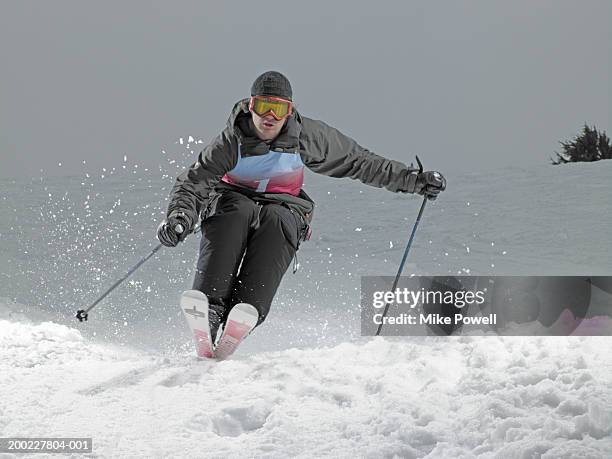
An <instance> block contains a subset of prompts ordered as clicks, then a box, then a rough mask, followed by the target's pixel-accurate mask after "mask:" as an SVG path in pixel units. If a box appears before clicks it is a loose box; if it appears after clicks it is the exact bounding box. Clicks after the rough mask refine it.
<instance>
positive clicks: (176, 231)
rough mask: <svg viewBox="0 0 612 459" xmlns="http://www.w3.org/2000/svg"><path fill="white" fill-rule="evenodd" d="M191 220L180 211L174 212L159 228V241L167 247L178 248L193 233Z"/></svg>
mask: <svg viewBox="0 0 612 459" xmlns="http://www.w3.org/2000/svg"><path fill="white" fill-rule="evenodd" d="M192 229H193V228H192V227H191V219H190V218H189V217H188V216H187V215H186V214H185V213H184V212H180V211H173V212H171V213H170V215H168V217H167V218H165V219H164V221H163V222H161V223H160V225H159V226H158V227H157V239H158V240H159V242H161V243H162V244H163V245H165V246H166V247H176V245H177V244H178V243H179V242H181V241H183V240H184V239H185V238H186V237H187V235H188V234H189V233H190V232H191V231H192Z"/></svg>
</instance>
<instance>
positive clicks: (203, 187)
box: [166, 129, 238, 227]
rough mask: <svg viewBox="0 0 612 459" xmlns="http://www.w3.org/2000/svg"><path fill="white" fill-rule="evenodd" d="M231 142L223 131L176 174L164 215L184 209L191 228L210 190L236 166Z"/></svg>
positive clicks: (235, 148)
mask: <svg viewBox="0 0 612 459" xmlns="http://www.w3.org/2000/svg"><path fill="white" fill-rule="evenodd" d="M234 143H236V140H235V139H232V138H231V136H230V135H229V133H228V131H227V129H226V130H224V131H223V132H222V133H221V134H219V135H218V136H217V137H216V138H215V139H214V140H213V141H212V142H211V143H210V144H209V145H208V146H207V147H206V148H204V150H202V152H201V153H200V154H199V156H198V160H197V161H196V162H195V163H194V164H193V165H192V166H191V167H189V169H187V170H185V171H184V172H183V173H182V174H181V175H179V176H178V177H177V179H176V182H175V183H174V186H173V187H172V191H171V192H170V202H169V203H168V211H167V214H166V215H167V216H170V214H171V213H173V212H184V213H185V215H186V216H187V217H188V218H189V219H190V220H191V226H192V227H193V225H194V224H195V222H197V221H198V218H199V214H200V209H201V208H202V205H203V203H204V202H205V201H206V200H207V199H208V195H209V194H210V192H211V190H212V189H213V188H214V186H215V185H216V184H217V183H218V182H219V181H220V180H221V177H223V175H224V174H225V173H226V172H228V171H230V170H232V169H233V168H234V166H235V165H236V162H237V158H238V150H237V147H236V146H235V145H233V144H234Z"/></svg>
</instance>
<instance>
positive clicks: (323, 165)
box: [157, 71, 446, 343]
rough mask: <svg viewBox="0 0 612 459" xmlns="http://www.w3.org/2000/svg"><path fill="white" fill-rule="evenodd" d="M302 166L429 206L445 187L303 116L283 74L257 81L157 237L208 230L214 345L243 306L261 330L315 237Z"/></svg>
mask: <svg viewBox="0 0 612 459" xmlns="http://www.w3.org/2000/svg"><path fill="white" fill-rule="evenodd" d="M368 110H369V108H368ZM304 166H306V167H308V168H309V169H310V170H312V171H314V172H316V173H319V174H323V175H327V176H330V177H350V178H352V179H357V180H360V181H361V182H363V183H365V184H367V185H372V186H375V187H379V188H380V187H384V188H386V189H388V190H390V191H392V192H403V193H417V194H421V195H425V196H427V197H428V198H429V199H435V198H436V197H437V196H438V194H439V193H440V192H441V191H443V190H444V189H445V187H446V180H445V179H444V177H443V176H442V175H441V174H440V173H438V172H432V171H428V172H422V173H419V171H418V170H417V169H414V168H412V167H408V166H406V165H405V164H403V163H401V162H398V161H392V160H389V159H386V158H383V157H381V156H378V155H376V154H374V153H372V152H370V151H368V150H367V149H365V148H363V147H361V146H360V145H358V144H357V142H355V141H354V140H353V139H351V138H350V137H348V136H346V135H344V134H342V133H341V132H340V131H338V130H337V129H335V128H333V127H331V126H329V125H327V124H325V123H324V122H322V121H318V120H314V119H311V118H307V117H306V116H304V115H302V114H301V113H299V112H298V111H297V110H296V109H295V106H294V104H293V92H292V88H291V84H290V83H289V80H288V79H287V78H286V77H285V76H284V75H282V74H281V73H279V72H276V71H268V72H265V73H263V74H262V75H260V76H259V77H257V79H256V80H255V81H254V83H253V85H252V87H251V97H250V98H247V99H243V100H240V101H239V102H237V103H236V104H235V105H234V108H233V110H232V112H231V114H230V116H229V119H228V121H227V127H226V128H225V129H224V130H223V131H222V132H221V133H220V134H219V135H218V136H217V137H216V138H215V139H214V140H213V141H212V142H211V143H210V144H209V145H208V146H207V147H206V148H204V150H202V152H201V153H200V154H199V157H198V160H197V161H196V162H195V163H194V164H193V165H192V166H191V167H190V168H189V169H187V170H185V171H184V172H183V173H182V174H180V175H179V176H178V178H177V179H176V183H175V185H174V187H173V189H172V191H171V194H170V202H169V204H168V211H167V216H166V218H165V219H164V221H163V222H162V223H161V224H160V225H159V227H158V229H157V237H158V239H159V241H160V242H161V243H162V244H164V245H165V246H168V247H174V246H176V245H177V244H178V243H179V242H181V241H182V240H184V239H185V237H186V236H187V235H188V234H189V233H190V232H192V231H193V229H194V227H195V225H196V223H197V222H199V221H200V222H201V231H202V239H201V242H200V253H199V259H198V263H197V270H196V273H195V279H194V282H193V289H194V290H199V291H201V292H203V293H204V294H205V295H206V297H207V298H208V302H209V323H210V335H211V339H212V342H213V343H214V341H215V335H216V333H217V330H218V329H219V326H220V324H222V323H224V321H225V320H227V316H228V314H229V312H230V310H231V308H232V307H233V306H234V305H236V304H238V303H248V304H250V305H253V306H254V307H255V308H256V309H257V313H258V316H259V318H258V320H257V325H259V324H261V323H262V322H263V321H264V320H265V318H266V316H267V315H268V311H269V309H270V305H271V303H272V300H273V298H274V295H275V293H276V290H277V289H278V286H279V284H280V282H281V279H282V277H283V275H284V274H285V272H286V271H287V268H288V267H289V266H290V264H291V261H292V259H294V257H295V255H296V252H297V250H298V248H299V246H300V243H301V242H302V241H304V240H307V239H308V238H309V236H310V223H311V221H312V217H313V210H314V203H313V201H312V200H311V199H310V197H309V196H308V195H307V194H306V193H305V192H304V190H303V189H302V185H303V177H304ZM177 225H180V226H177ZM177 228H178V231H177ZM180 230H183V231H182V232H181V231H180Z"/></svg>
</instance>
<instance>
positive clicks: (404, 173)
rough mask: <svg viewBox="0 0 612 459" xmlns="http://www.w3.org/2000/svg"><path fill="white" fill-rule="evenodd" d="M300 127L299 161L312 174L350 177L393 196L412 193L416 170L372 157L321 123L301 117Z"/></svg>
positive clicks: (348, 138) (337, 131)
mask: <svg viewBox="0 0 612 459" xmlns="http://www.w3.org/2000/svg"><path fill="white" fill-rule="evenodd" d="M302 126H303V128H302V129H303V130H302V136H301V142H300V143H301V145H300V150H301V152H302V160H303V161H304V164H305V165H306V166H307V167H308V168H309V169H310V170H312V171H313V172H316V173H318V174H323V175H327V176H329V177H349V178H352V179H356V180H359V181H361V182H363V183H365V184H367V185H371V186H375V187H378V188H383V187H384V188H386V189H388V190H389V191H393V192H400V191H401V192H405V193H414V191H415V184H416V176H417V173H418V169H416V168H414V167H409V166H406V165H405V164H404V163H401V162H399V161H393V160H389V159H386V158H383V157H382V156H379V155H377V154H375V153H372V152H371V151H369V150H368V149H366V148H364V147H362V146H361V145H359V144H358V143H357V142H355V141H354V140H353V139H351V138H350V137H348V136H346V135H344V134H343V133H342V132H340V131H339V130H337V129H335V128H333V127H331V126H329V125H327V124H325V123H324V122H322V121H318V120H312V119H309V118H306V117H302Z"/></svg>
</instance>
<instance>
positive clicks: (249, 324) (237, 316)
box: [214, 303, 259, 360]
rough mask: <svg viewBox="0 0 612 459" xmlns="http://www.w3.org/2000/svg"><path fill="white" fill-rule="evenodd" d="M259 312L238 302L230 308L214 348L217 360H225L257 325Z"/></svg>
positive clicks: (248, 305)
mask: <svg viewBox="0 0 612 459" xmlns="http://www.w3.org/2000/svg"><path fill="white" fill-rule="evenodd" d="M258 319H259V313H258V312H257V309H255V307H253V306H252V305H250V304H247V303H238V304H237V305H236V306H234V307H233V308H232V310H231V311H230V313H229V316H228V318H227V322H226V323H225V326H224V327H223V333H222V334H221V337H220V338H219V341H218V342H217V346H216V347H215V350H214V357H215V358H216V359H217V360H225V359H227V358H228V357H229V356H230V355H232V354H233V353H234V351H235V350H236V348H237V347H238V345H239V344H240V343H241V342H242V340H244V339H245V338H246V337H247V336H248V335H249V333H251V331H252V330H253V329H254V328H255V325H257V321H258Z"/></svg>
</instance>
